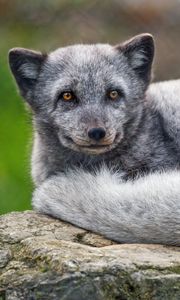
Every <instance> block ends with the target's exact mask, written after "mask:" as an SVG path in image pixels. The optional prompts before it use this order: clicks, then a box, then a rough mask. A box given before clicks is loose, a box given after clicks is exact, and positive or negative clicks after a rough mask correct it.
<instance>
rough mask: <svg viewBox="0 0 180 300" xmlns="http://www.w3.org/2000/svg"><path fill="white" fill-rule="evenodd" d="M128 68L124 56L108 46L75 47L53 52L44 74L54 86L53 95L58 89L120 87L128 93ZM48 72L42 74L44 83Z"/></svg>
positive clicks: (48, 59)
mask: <svg viewBox="0 0 180 300" xmlns="http://www.w3.org/2000/svg"><path fill="white" fill-rule="evenodd" d="M121 62H122V63H121ZM124 67H125V64H124V63H123V57H122V58H121V57H120V55H119V52H117V50H115V49H114V47H112V46H110V45H108V44H96V45H74V46H68V47H64V48H59V49H57V50H56V51H54V52H51V53H50V54H49V56H48V58H47V61H46V64H45V66H44V72H45V74H46V75H47V77H48V78H47V79H48V80H47V82H48V85H49V86H50V85H52V86H53V87H54V89H53V90H52V92H53V93H56V90H58V89H67V90H68V89H69V88H73V87H74V88H77V89H78V87H80V88H83V86H84V87H85V88H86V89H89V88H93V89H102V88H103V87H104V86H106V87H114V88H115V87H118V86H119V87H121V88H122V89H123V90H124V91H126V90H127V80H126V72H125V68H124ZM44 72H42V74H41V76H42V77H41V78H42V80H43V79H44V75H45V74H44ZM121 74H122V76H121ZM45 77H46V76H45Z"/></svg>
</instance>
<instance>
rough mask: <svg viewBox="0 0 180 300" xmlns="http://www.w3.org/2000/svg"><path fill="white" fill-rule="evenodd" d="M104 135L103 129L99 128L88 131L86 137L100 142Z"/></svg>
mask: <svg viewBox="0 0 180 300" xmlns="http://www.w3.org/2000/svg"><path fill="white" fill-rule="evenodd" d="M105 135H106V131H105V130H104V128H102V127H99V128H91V129H90V130H89V131H88V137H89V138H90V139H92V140H95V141H96V142H98V141H100V140H101V139H103V138H104V137H105Z"/></svg>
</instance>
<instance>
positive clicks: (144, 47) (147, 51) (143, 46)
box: [115, 33, 154, 79]
mask: <svg viewBox="0 0 180 300" xmlns="http://www.w3.org/2000/svg"><path fill="white" fill-rule="evenodd" d="M115 48H116V49H118V50H120V51H121V52H123V54H124V55H125V56H126V57H127V59H128V61H129V63H130V65H131V67H132V68H133V70H135V71H136V72H137V73H138V75H139V76H141V77H143V79H146V78H147V79H150V75H151V66H152V62H153V57H154V40H153V36H152V35H151V34H149V33H144V34H140V35H137V36H135V37H134V38H132V39H130V40H128V41H126V42H125V43H123V44H121V45H118V46H115Z"/></svg>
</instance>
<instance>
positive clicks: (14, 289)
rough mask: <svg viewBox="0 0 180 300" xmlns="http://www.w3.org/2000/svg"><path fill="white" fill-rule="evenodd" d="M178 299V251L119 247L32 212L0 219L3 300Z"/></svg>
mask: <svg viewBox="0 0 180 300" xmlns="http://www.w3.org/2000/svg"><path fill="white" fill-rule="evenodd" d="M5 299H6V300H22V299H25V300H38V299H40V300H49V299H50V300H53V299H56V300H61V299H62V300H88V299H89V300H91V299H92V300H99V299H100V300H101V299H102V300H126V299H130V300H136V299H137V300H139V299H140V300H141V299H144V300H150V299H154V300H160V299H163V300H175V299H180V249H179V248H176V247H166V246H161V245H139V244H134V245H127V244H124V245H118V244H116V243H113V242H111V241H109V240H106V239H104V238H102V237H101V236H98V235H95V234H92V233H90V232H87V231H85V230H83V229H80V228H76V227H74V226H71V225H70V224H66V223H64V222H61V221H59V220H55V219H52V218H50V217H48V216H44V215H40V214H36V213H35V212H32V211H27V212H23V213H10V214H7V215H3V216H1V217H0V300H5Z"/></svg>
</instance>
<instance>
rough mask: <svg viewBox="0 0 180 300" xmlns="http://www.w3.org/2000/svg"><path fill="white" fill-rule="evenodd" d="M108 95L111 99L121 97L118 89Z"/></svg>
mask: <svg viewBox="0 0 180 300" xmlns="http://www.w3.org/2000/svg"><path fill="white" fill-rule="evenodd" d="M108 97H109V98H110V99H111V100H116V99H117V98H118V97H119V93H118V91H116V90H113V91H110V92H109V93H108Z"/></svg>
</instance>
